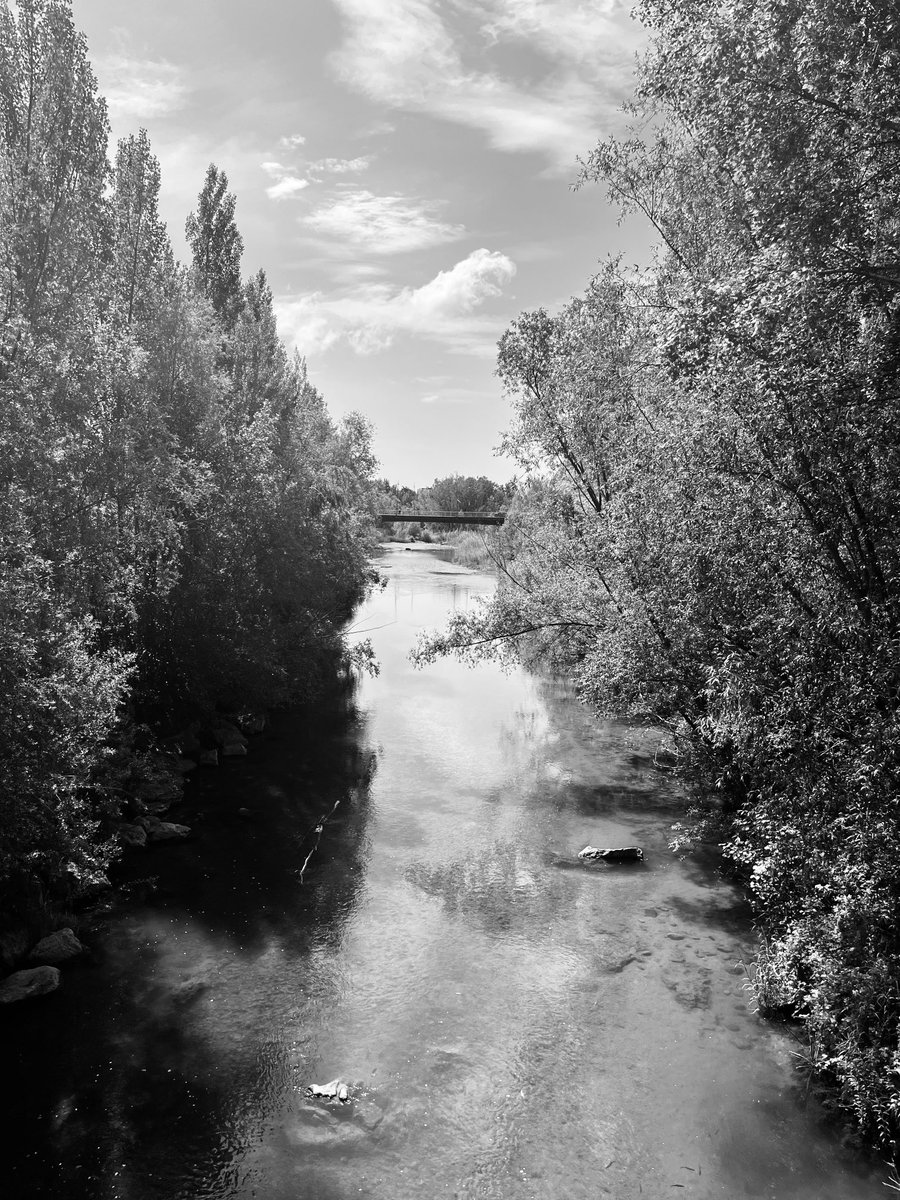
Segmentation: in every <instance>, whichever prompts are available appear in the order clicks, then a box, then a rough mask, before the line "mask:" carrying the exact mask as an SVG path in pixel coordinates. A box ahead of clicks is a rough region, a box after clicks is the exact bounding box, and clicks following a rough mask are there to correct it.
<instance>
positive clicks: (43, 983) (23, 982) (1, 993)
mask: <svg viewBox="0 0 900 1200" xmlns="http://www.w3.org/2000/svg"><path fill="white" fill-rule="evenodd" d="M58 987H59V971H58V970H57V969H56V967H32V969H31V970H30V971H16V972H15V973H14V974H13V975H10V976H8V977H7V978H6V979H4V980H3V982H2V983H0V1004H15V1003H16V1001H17V1000H31V999H32V998H33V997H34V996H46V995H48V994H49V993H50V992H55V991H56V989H57V988H58Z"/></svg>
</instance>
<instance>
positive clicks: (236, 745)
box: [222, 742, 247, 758]
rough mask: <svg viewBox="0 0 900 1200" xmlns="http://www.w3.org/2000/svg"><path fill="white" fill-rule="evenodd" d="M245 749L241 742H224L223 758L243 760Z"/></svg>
mask: <svg viewBox="0 0 900 1200" xmlns="http://www.w3.org/2000/svg"><path fill="white" fill-rule="evenodd" d="M246 753H247V747H246V745H245V744H244V743H243V742H225V743H224V745H223V746H222V757H223V758H243V756H244V755H245V754H246Z"/></svg>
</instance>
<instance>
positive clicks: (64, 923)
mask: <svg viewBox="0 0 900 1200" xmlns="http://www.w3.org/2000/svg"><path fill="white" fill-rule="evenodd" d="M266 723H267V722H266V717H265V716H264V715H262V714H261V713H257V712H240V713H233V714H229V715H228V716H227V717H226V716H216V717H215V718H213V719H211V720H207V721H195V722H194V723H193V724H191V725H190V726H189V727H187V728H186V729H184V730H182V731H181V732H179V733H176V734H174V735H171V736H168V737H160V736H158V735H156V734H155V733H154V732H153V731H152V730H151V729H150V728H149V727H148V726H145V725H142V726H137V727H134V728H133V729H132V730H131V731H130V734H129V738H128V742H127V744H123V746H122V747H121V748H120V751H119V752H120V754H122V755H123V756H124V757H125V767H124V770H123V772H122V778H121V785H120V788H119V790H120V792H121V795H122V802H121V807H120V813H119V816H118V817H117V818H116V819H115V820H113V821H110V823H109V828H108V830H106V832H107V833H108V836H109V837H110V839H111V840H114V841H115V843H116V844H117V846H118V854H117V855H116V857H117V858H121V857H122V856H124V855H129V856H130V855H135V854H140V853H142V852H146V851H147V849H148V848H149V847H150V846H153V845H157V844H161V843H175V842H181V841H184V840H186V839H187V838H190V837H192V836H193V835H194V829H193V827H192V826H190V825H186V824H183V823H181V822H178V821H173V820H170V819H169V817H170V810H171V809H173V808H175V807H176V806H177V805H179V804H180V803H181V802H183V800H184V799H185V788H184V780H185V776H186V775H188V774H189V773H190V772H192V771H195V770H198V769H201V770H209V769H214V768H216V767H218V766H220V764H221V763H222V762H223V761H224V760H225V759H229V758H242V757H244V756H246V755H247V753H248V750H249V748H250V739H251V738H252V737H253V736H254V735H255V734H259V733H262V732H263V730H264V729H265V728H266ZM241 815H242V816H249V815H250V814H249V811H247V810H242V811H241ZM112 886H113V884H112V882H111V881H110V879H109V878H108V876H106V875H102V876H98V877H97V878H95V879H92V880H91V881H90V883H89V884H88V885H87V886H84V885H80V886H75V885H74V883H72V882H71V881H67V880H66V879H63V880H61V881H59V882H58V884H57V886H56V887H54V889H53V890H52V891H51V892H48V891H45V889H44V888H43V887H42V886H41V884H40V883H39V882H38V881H37V880H35V879H33V878H29V879H25V880H23V881H22V888H21V896H20V898H19V904H18V906H17V907H18V909H19V912H18V913H15V912H12V913H10V912H7V913H4V914H3V919H2V925H0V975H2V976H3V978H0V1008H3V1007H5V1006H7V1005H11V1004H16V1003H18V1002H20V1001H22V1000H34V999H37V998H39V997H41V996H46V995H49V994H51V993H52V992H55V991H56V990H57V989H58V988H59V986H60V984H61V982H62V970H61V968H63V967H65V966H67V965H71V964H74V963H76V962H77V961H78V960H83V959H84V958H85V957H86V956H88V955H89V950H88V948H87V947H86V946H85V945H84V944H83V943H82V942H81V941H80V940H79V938H78V936H77V933H76V930H77V929H78V928H79V926H80V921H79V917H78V913H79V911H83V910H84V909H85V908H87V907H88V906H90V905H91V904H92V903H94V902H96V901H97V899H98V898H100V897H102V896H104V895H105V894H106V893H108V892H109V891H110V889H111V888H112Z"/></svg>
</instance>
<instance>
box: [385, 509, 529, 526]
mask: <svg viewBox="0 0 900 1200" xmlns="http://www.w3.org/2000/svg"><path fill="white" fill-rule="evenodd" d="M378 520H379V521H380V522H381V524H382V525H391V524H395V523H397V522H400V521H409V522H411V523H412V522H417V523H418V524H420V525H428V524H433V525H502V524H503V522H504V521H505V520H506V513H505V512H500V511H495V512H484V511H481V512H449V511H447V510H443V511H441V512H418V513H408V512H393V513H379V515H378Z"/></svg>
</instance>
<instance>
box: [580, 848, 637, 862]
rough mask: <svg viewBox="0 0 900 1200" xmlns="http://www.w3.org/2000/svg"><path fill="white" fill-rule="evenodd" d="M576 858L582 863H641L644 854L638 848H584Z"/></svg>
mask: <svg viewBox="0 0 900 1200" xmlns="http://www.w3.org/2000/svg"><path fill="white" fill-rule="evenodd" d="M578 857H579V858H580V859H581V861H582V862H615V863H625V862H643V861H644V852H643V850H641V848H640V847H639V846H617V847H611V848H609V849H601V848H600V847H599V846H585V848H584V849H583V850H579V852H578Z"/></svg>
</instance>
